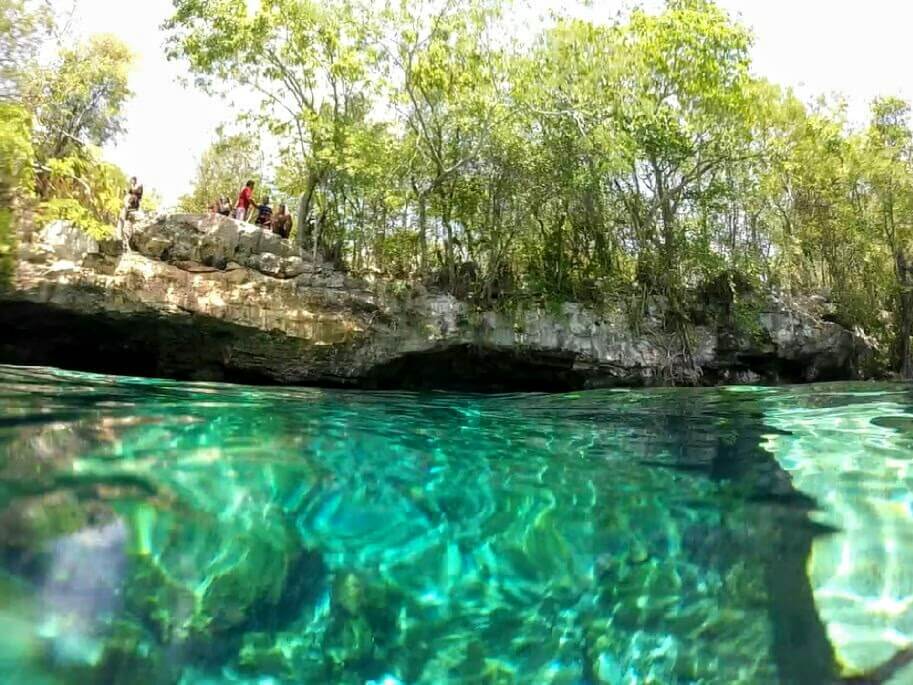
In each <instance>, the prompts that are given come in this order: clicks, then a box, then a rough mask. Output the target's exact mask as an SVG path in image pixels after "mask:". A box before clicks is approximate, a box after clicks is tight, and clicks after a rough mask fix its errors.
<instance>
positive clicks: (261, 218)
mask: <svg viewBox="0 0 913 685" xmlns="http://www.w3.org/2000/svg"><path fill="white" fill-rule="evenodd" d="M256 207H257V218H256V220H255V221H254V223H255V224H257V226H263V227H267V228H268V227H269V226H270V225H271V224H272V221H273V208H272V207H270V206H269V197H265V196H264V198H263V201H262V202H261V203H260V204H259V205H256Z"/></svg>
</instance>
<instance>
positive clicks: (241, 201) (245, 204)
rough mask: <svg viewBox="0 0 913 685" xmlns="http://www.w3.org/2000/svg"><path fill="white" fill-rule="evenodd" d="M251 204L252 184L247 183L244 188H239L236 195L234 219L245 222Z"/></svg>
mask: <svg viewBox="0 0 913 685" xmlns="http://www.w3.org/2000/svg"><path fill="white" fill-rule="evenodd" d="M253 204H254V182H253V181H248V182H247V183H246V184H245V185H244V187H243V188H241V193H240V194H239V195H238V204H237V205H236V206H235V218H236V219H237V220H238V221H246V220H247V212H248V211H249V210H250V208H251V206H252V205H253Z"/></svg>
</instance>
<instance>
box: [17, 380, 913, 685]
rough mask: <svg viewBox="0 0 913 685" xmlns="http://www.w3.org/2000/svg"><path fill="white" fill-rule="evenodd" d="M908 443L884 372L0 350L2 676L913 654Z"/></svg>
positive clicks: (462, 671) (584, 677) (893, 672)
mask: <svg viewBox="0 0 913 685" xmlns="http://www.w3.org/2000/svg"><path fill="white" fill-rule="evenodd" d="M911 457H913V393H911V392H910V388H908V387H906V386H897V385H863V384H846V385H827V386H812V387H807V388H784V389H760V388H741V389H732V390H727V389H720V390H657V391H649V392H586V393H577V394H569V395H553V396H546V395H512V396H471V395H449V394H443V393H433V394H423V395H413V394H380V393H346V392H339V391H324V390H311V389H257V388H244V387H237V386H234V387H233V386H220V385H214V384H185V383H171V382H161V381H150V380H141V379H126V378H114V377H107V376H94V375H89V374H77V373H69V372H63V371H53V370H49V369H20V368H12V367H0V632H2V634H3V636H4V638H3V640H2V641H0V682H3V683H28V684H32V683H35V684H44V683H49V684H50V683H62V684H70V683H80V684H82V683H201V684H202V683H207V684H209V683H212V684H215V683H251V684H253V683H257V684H264V685H265V684H272V683H384V684H388V685H392V684H394V683H493V684H494V683H498V684H500V683H568V684H572V683H573V684H576V683H619V684H621V683H624V684H629V683H630V684H633V683H721V684H723V683H725V684H727V685H728V684H732V683H757V684H763V683H811V684H819V683H821V684H825V683H830V682H838V681H840V680H841V679H844V678H851V677H853V676H863V675H866V677H869V678H870V680H869V682H891V683H895V684H904V683H913V671H911V670H910V667H909V666H908V665H907V664H908V662H909V658H908V657H909V652H908V651H907V650H908V648H909V646H910V644H911V643H913V525H911V524H913V494H911V493H913V464H911ZM905 669H906V670H905Z"/></svg>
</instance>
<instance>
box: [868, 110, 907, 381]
mask: <svg viewBox="0 0 913 685" xmlns="http://www.w3.org/2000/svg"><path fill="white" fill-rule="evenodd" d="M866 147H867V151H868V152H869V154H870V167H869V178H870V182H871V184H872V188H873V190H874V195H875V200H876V203H877V204H876V209H875V213H876V217H877V224H878V226H879V227H880V229H881V231H880V232H881V237H882V240H884V242H885V244H886V245H887V247H888V249H889V250H890V254H891V257H892V261H893V264H894V276H895V279H896V283H895V288H894V291H895V292H894V296H895V297H896V299H897V305H896V307H895V312H896V316H895V327H896V342H895V347H894V352H895V359H896V362H897V364H898V365H899V368H900V371H901V374H902V375H903V377H904V378H906V379H913V353H911V336H913V132H911V131H910V105H909V104H908V103H906V102H904V101H903V100H900V99H898V98H880V99H878V100H876V101H875V102H874V104H873V105H872V124H871V126H870V128H869V131H868V134H867V141H866Z"/></svg>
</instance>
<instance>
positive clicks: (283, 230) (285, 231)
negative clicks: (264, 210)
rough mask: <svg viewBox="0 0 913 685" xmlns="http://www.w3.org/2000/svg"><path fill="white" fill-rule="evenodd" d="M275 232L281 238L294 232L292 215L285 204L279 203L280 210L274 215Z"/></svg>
mask: <svg viewBox="0 0 913 685" xmlns="http://www.w3.org/2000/svg"><path fill="white" fill-rule="evenodd" d="M273 233H275V234H276V235H277V236H279V237H280V238H288V237H289V236H290V235H291V233H292V215H291V214H289V213H288V208H287V207H286V206H285V205H279V211H278V212H277V213H276V215H275V216H273Z"/></svg>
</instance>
